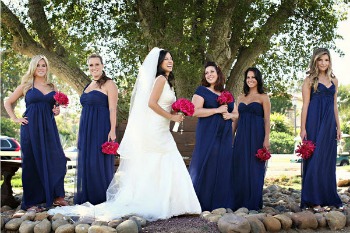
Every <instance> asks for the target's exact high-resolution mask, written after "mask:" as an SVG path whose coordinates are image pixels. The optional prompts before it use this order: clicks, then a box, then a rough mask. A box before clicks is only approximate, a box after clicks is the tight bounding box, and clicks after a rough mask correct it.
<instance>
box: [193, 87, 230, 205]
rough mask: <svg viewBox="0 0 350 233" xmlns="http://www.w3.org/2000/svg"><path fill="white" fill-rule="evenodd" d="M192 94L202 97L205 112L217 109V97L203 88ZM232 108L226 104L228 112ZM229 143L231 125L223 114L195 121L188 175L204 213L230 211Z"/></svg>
mask: <svg viewBox="0 0 350 233" xmlns="http://www.w3.org/2000/svg"><path fill="white" fill-rule="evenodd" d="M195 94H196V95H199V96H201V97H203V99H204V104H203V107H204V108H218V107H219V106H220V104H219V103H218V102H217V98H218V97H219V96H218V95H217V94H215V93H214V92H212V91H210V90H209V89H208V88H206V87H204V86H199V87H198V88H197V90H196V92H195ZM233 105H234V103H229V104H228V111H229V112H232V110H233ZM232 140H233V139H232V121H231V120H224V119H223V117H222V114H214V115H212V116H209V117H199V118H198V123H197V128H196V145H195V148H194V151H193V155H192V160H191V164H190V167H189V172H190V176H191V179H192V182H193V186H194V189H195V191H196V194H197V196H198V199H199V202H200V204H201V207H202V210H203V211H206V210H207V211H211V210H213V209H216V208H232V202H233V200H232V191H231V190H232V188H231V184H232V166H231V163H232Z"/></svg>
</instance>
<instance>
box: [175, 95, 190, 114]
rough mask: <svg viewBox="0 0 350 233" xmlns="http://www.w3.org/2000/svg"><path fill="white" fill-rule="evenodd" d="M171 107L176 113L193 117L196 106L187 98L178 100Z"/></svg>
mask: <svg viewBox="0 0 350 233" xmlns="http://www.w3.org/2000/svg"><path fill="white" fill-rule="evenodd" d="M171 107H172V108H173V110H174V111H175V112H182V113H183V114H184V115H185V116H192V115H193V113H194V105H193V104H192V102H191V101H189V100H188V99H185V98H180V99H178V100H176V101H175V102H174V103H173V104H172V105H171Z"/></svg>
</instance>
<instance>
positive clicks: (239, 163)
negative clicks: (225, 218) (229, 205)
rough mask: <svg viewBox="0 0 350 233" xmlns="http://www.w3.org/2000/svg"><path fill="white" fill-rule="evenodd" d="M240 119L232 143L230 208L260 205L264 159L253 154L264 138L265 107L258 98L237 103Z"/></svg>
mask: <svg viewBox="0 0 350 233" xmlns="http://www.w3.org/2000/svg"><path fill="white" fill-rule="evenodd" d="M238 112H239V120H238V126H237V131H236V136H235V139H234V143H233V165H232V166H233V185H232V186H233V188H234V195H233V196H234V207H233V210H236V209H239V208H241V207H245V208H247V209H249V210H259V209H261V208H262V205H263V201H262V191H263V186H264V177H265V170H266V166H265V165H266V162H264V161H261V160H260V159H258V158H257V157H256V156H255V155H256V153H257V151H258V150H259V149H261V148H263V143H264V138H265V127H264V109H263V106H262V105H261V104H260V103H258V102H252V103H249V104H245V103H243V102H241V103H239V105H238Z"/></svg>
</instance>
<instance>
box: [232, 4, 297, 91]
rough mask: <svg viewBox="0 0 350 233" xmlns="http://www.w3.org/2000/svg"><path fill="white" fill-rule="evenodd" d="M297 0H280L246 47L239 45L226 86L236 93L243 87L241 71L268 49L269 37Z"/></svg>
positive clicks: (285, 19)
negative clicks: (278, 5)
mask: <svg viewBox="0 0 350 233" xmlns="http://www.w3.org/2000/svg"><path fill="white" fill-rule="evenodd" d="M296 3H297V0H285V1H282V3H281V5H280V7H279V9H278V10H277V11H276V12H275V13H273V14H272V15H271V16H270V17H269V18H268V19H267V21H266V23H265V24H264V25H263V26H262V27H261V28H260V30H259V31H258V33H257V34H256V36H255V38H254V39H253V41H252V42H251V44H250V45H249V46H248V47H241V48H240V50H239V54H238V56H237V61H236V63H235V65H234V67H233V69H232V70H231V73H230V78H229V81H228V83H227V87H228V88H229V89H231V90H233V92H234V93H235V94H236V95H237V94H239V93H241V92H242V89H243V82H242V81H241V80H242V79H243V73H244V71H245V70H246V69H247V68H248V67H249V66H252V65H253V64H254V62H255V60H256V59H257V58H258V56H259V55H260V54H263V53H264V52H266V51H267V50H268V49H269V44H270V39H271V37H272V36H273V35H274V34H276V33H277V32H278V31H279V29H280V28H281V26H282V25H283V24H284V23H285V22H286V21H287V20H288V18H289V17H290V16H292V15H293V14H294V12H295V8H296V6H297V4H296Z"/></svg>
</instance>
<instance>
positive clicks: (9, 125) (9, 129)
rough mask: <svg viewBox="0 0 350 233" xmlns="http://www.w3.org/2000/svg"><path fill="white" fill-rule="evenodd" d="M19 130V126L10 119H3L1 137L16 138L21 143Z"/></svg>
mask: <svg viewBox="0 0 350 233" xmlns="http://www.w3.org/2000/svg"><path fill="white" fill-rule="evenodd" d="M19 129H20V125H19V124H17V123H15V122H13V121H12V120H11V119H9V118H6V117H1V135H6V136H8V137H12V138H16V139H17V140H18V141H19Z"/></svg>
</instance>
